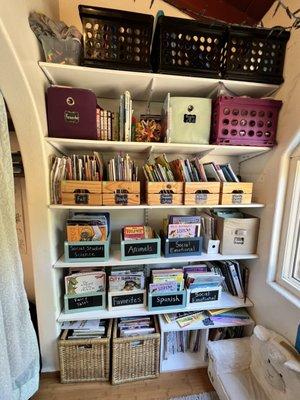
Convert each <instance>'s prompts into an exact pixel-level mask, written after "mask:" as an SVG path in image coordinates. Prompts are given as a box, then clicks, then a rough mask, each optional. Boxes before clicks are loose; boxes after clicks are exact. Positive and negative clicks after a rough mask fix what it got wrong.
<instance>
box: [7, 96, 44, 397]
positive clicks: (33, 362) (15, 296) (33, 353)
mask: <svg viewBox="0 0 300 400" xmlns="http://www.w3.org/2000/svg"><path fill="white" fill-rule="evenodd" d="M38 384H39V350H38V344H37V338H36V334H35V331H34V328H33V325H32V322H31V319H30V313H29V304H28V300H27V296H26V292H25V288H24V284H23V269H22V261H21V257H20V253H19V248H18V240H17V232H16V223H15V198H14V181H13V168H12V160H11V150H10V142H9V132H8V124H7V115H6V109H5V103H4V99H3V96H2V94H1V91H0V400H27V399H29V398H30V397H31V396H32V395H33V394H34V393H35V392H36V391H37V389H38Z"/></svg>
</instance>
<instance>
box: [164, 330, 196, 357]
mask: <svg viewBox="0 0 300 400" xmlns="http://www.w3.org/2000/svg"><path fill="white" fill-rule="evenodd" d="M163 340H164V353H163V359H164V360H168V358H169V357H170V355H174V354H176V353H186V352H193V353H197V352H199V351H200V347H201V346H200V345H201V332H200V330H190V331H175V332H167V333H164V338H163Z"/></svg>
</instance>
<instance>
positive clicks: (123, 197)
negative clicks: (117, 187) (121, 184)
mask: <svg viewBox="0 0 300 400" xmlns="http://www.w3.org/2000/svg"><path fill="white" fill-rule="evenodd" d="M115 203H116V204H123V205H127V204H128V194H127V193H116V194H115Z"/></svg>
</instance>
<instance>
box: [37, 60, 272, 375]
mask: <svg viewBox="0 0 300 400" xmlns="http://www.w3.org/2000/svg"><path fill="white" fill-rule="evenodd" d="M39 65H40V67H41V69H42V70H43V72H44V73H45V75H46V77H47V78H48V80H49V82H50V83H51V84H57V85H66V86H73V87H80V88H85V89H91V90H93V91H94V92H95V94H96V95H97V97H99V98H100V99H103V101H104V104H105V101H108V102H111V104H116V103H114V102H116V101H117V100H116V99H119V96H120V94H121V93H123V92H124V91H125V90H129V91H130V92H131V95H132V98H133V100H134V101H135V102H136V104H137V105H138V107H139V110H141V109H142V108H143V107H145V108H146V107H147V105H148V104H150V103H152V104H154V105H155V107H156V108H157V109H159V107H160V106H161V105H160V104H159V103H161V102H163V101H164V99H165V96H166V94H167V93H168V92H170V93H171V94H172V95H173V96H192V97H193V96H200V97H213V96H214V94H215V93H216V90H217V88H218V84H219V82H220V81H221V82H223V83H224V84H225V86H226V87H227V88H228V89H229V90H231V91H232V92H234V93H236V94H238V95H248V96H252V97H263V96H268V95H270V94H271V93H273V92H274V91H275V90H276V89H277V88H278V86H277V85H271V84H264V83H254V82H242V81H232V80H218V79H208V78H200V77H189V76H176V75H167V74H153V73H143V72H130V71H118V70H107V69H97V68H88V67H79V66H70V65H61V64H52V63H45V62H40V63H39ZM142 103H143V104H142ZM155 107H154V108H155ZM44 147H45V149H46V151H47V154H51V153H55V154H57V153H58V152H59V153H63V154H70V153H77V152H89V151H93V150H97V151H100V152H104V153H112V152H120V151H122V152H124V153H125V152H126V153H134V154H136V155H137V158H139V159H140V160H141V161H144V160H145V159H146V158H147V157H149V155H151V154H159V153H166V154H170V155H174V156H177V155H178V154H183V155H186V156H195V155H197V156H198V157H208V158H211V159H214V157H217V160H221V161H220V162H223V160H226V162H229V161H230V163H233V164H232V165H233V167H235V168H236V169H238V162H241V161H244V160H246V159H248V158H252V157H256V156H259V155H261V154H264V153H266V152H268V151H270V150H271V149H270V148H268V147H252V146H216V145H194V144H181V143H180V144H179V143H137V142H119V141H93V140H75V139H61V138H52V137H45V140H44ZM264 206H265V205H264V204H262V203H260V202H255V203H252V204H247V205H239V206H235V205H234V206H223V205H216V206H211V207H207V206H197V207H193V206H184V205H182V206H173V205H164V206H159V205H158V206H148V205H146V204H141V205H136V206H125V207H124V206H114V207H109V206H65V205H60V204H58V205H48V208H49V212H50V215H51V218H52V221H53V222H54V224H55V226H56V227H59V226H60V229H61V228H63V225H64V220H65V218H67V216H68V212H69V211H72V210H74V211H75V210H90V211H95V210H99V211H100V210H108V211H110V212H111V219H112V220H114V218H117V223H118V225H115V226H114V233H116V232H117V231H118V232H119V230H120V226H121V225H122V223H123V220H124V221H125V220H126V222H127V223H129V222H132V223H133V221H134V223H138V222H136V221H138V219H139V218H140V219H141V220H142V219H143V217H144V215H146V214H147V215H148V213H149V215H151V219H150V221H152V218H153V216H154V215H156V216H157V217H156V223H157V222H158V220H159V221H161V218H162V215H163V212H164V211H163V210H166V212H167V210H172V209H174V210H175V209H176V212H177V210H180V209H182V210H185V211H186V212H188V210H193V209H200V208H241V209H249V210H250V209H257V211H259V209H262V208H263V207H264ZM122 211H125V212H126V213H123V212H122ZM183 212H184V211H183ZM150 213H151V214H150ZM115 216H117V217H115ZM121 218H124V219H121ZM56 231H57V232H58V231H59V228H58V229H57V230H56ZM61 245H62V243H61ZM55 246H56V247H57V248H58V249H59V248H60V246H59V241H57V243H56V244H55ZM61 247H62V246H61ZM119 247H120V246H119V245H112V246H111V256H110V258H109V260H108V261H107V262H75V263H67V262H65V260H64V257H63V256H62V257H60V258H59V259H58V260H57V261H56V262H54V263H53V265H52V266H53V268H52V273H53V282H54V292H55V295H56V297H57V299H56V301H57V305H56V310H57V314H56V321H57V324H56V328H57V331H59V329H60V327H61V325H60V324H61V323H62V322H64V321H76V320H86V319H98V318H101V319H109V318H119V317H124V316H138V315H140V316H147V315H154V314H162V313H165V312H166V311H165V310H155V311H149V310H148V309H146V308H144V309H125V310H120V309H117V310H113V311H108V310H99V311H88V312H74V313H65V312H64V310H62V311H61V308H60V307H61V304H60V303H59V300H58V298H59V297H61V292H60V291H61V277H62V275H63V273H64V269H66V268H69V267H81V268H85V267H102V266H105V267H114V266H117V265H124V266H126V265H154V264H156V265H159V264H180V263H181V264H184V263H190V262H204V261H213V260H228V259H236V260H245V261H247V260H251V259H256V258H258V255H257V254H246V255H241V256H237V255H227V256H224V255H221V254H217V255H211V254H206V253H202V255H201V256H193V257H178V258H164V257H159V258H153V259H145V260H131V261H129V260H126V261H121V259H120V249H119ZM251 306H253V304H252V302H251V300H249V299H248V298H247V299H246V302H244V300H243V299H239V298H238V297H237V296H232V295H230V294H229V293H226V292H223V293H222V296H221V299H220V300H219V301H217V302H211V303H206V304H205V305H201V304H199V306H198V305H196V306H195V305H193V306H190V307H189V306H188V307H186V308H185V309H184V310H183V309H178V310H176V309H173V310H170V312H172V313H175V312H182V311H200V310H208V309H218V308H239V307H251ZM160 324H161V330H162V332H167V331H172V330H178V325H177V324H176V323H172V324H169V325H168V326H167V325H166V324H165V323H164V321H163V320H162V318H160ZM174 324H176V326H175V325H174ZM247 324H253V321H252V320H249V321H247ZM229 325H230V324H227V325H226V326H229ZM222 326H225V325H221V324H220V325H214V328H215V327H222ZM189 328H191V327H189ZM189 328H187V329H189ZM192 329H200V330H201V332H202V338H203V343H204V345H203V346H202V348H201V352H199V353H185V354H184V353H180V354H175V355H174V356H172V357H169V359H168V360H162V361H161V370H162V371H176V370H180V369H190V368H198V367H203V366H205V365H206V360H205V358H206V357H205V354H206V343H207V339H208V327H205V326H204V325H203V323H202V322H199V323H196V324H194V325H193V326H192ZM52 336H53V335H52ZM52 339H53V340H52V342H54V340H55V338H52Z"/></svg>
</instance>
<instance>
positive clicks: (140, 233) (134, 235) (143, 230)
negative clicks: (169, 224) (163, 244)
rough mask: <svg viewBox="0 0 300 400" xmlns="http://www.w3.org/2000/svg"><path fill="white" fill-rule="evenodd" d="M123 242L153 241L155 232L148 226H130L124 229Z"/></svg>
mask: <svg viewBox="0 0 300 400" xmlns="http://www.w3.org/2000/svg"><path fill="white" fill-rule="evenodd" d="M122 237H123V240H139V239H153V237H154V231H153V229H152V228H151V226H148V225H128V226H124V228H122Z"/></svg>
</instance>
